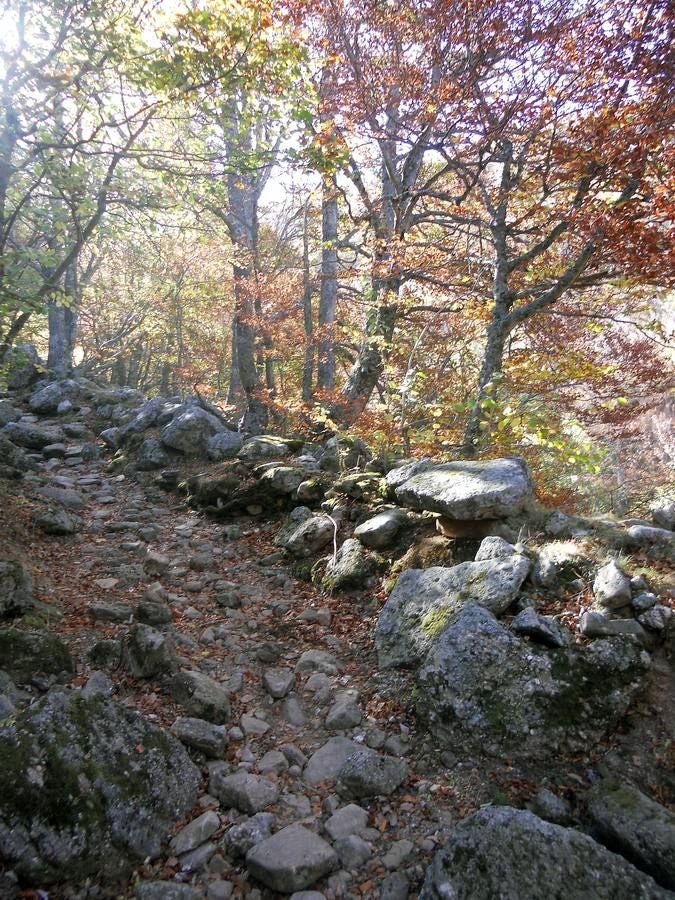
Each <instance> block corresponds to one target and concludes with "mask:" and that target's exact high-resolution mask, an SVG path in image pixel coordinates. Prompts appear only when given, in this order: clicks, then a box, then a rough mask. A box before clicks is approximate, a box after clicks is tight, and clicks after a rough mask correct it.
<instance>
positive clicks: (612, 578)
mask: <svg viewBox="0 0 675 900" xmlns="http://www.w3.org/2000/svg"><path fill="white" fill-rule="evenodd" d="M593 594H594V596H595V600H596V603H598V604H599V605H600V606H603V607H605V608H606V609H621V608H622V607H624V606H629V605H630V600H631V589H630V578H628V576H627V575H625V574H624V572H623V571H622V569H621V567H620V566H619V564H618V563H617V562H616V561H615V560H611V562H608V563H607V565H605V566H603V567H602V568H601V569H599V570H598V574H597V575H596V576H595V581H594V582H593Z"/></svg>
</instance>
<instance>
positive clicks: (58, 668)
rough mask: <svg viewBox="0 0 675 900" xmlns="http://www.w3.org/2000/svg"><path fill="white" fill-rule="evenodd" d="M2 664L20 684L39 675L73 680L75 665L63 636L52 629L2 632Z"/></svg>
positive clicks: (0, 644) (0, 653) (0, 660)
mask: <svg viewBox="0 0 675 900" xmlns="http://www.w3.org/2000/svg"><path fill="white" fill-rule="evenodd" d="M0 667H2V668H3V669H4V670H5V671H6V672H8V673H9V674H10V675H11V677H12V678H13V679H14V681H16V683H17V684H30V683H31V682H32V681H33V679H35V678H36V677H39V676H44V675H46V676H52V675H53V676H56V677H62V678H64V679H65V680H69V679H70V678H71V677H72V675H73V672H74V671H75V667H74V665H73V660H72V657H71V655H70V653H69V652H68V648H67V647H66V645H65V644H64V643H63V641H62V640H61V638H59V637H57V636H56V635H55V634H51V633H50V632H48V631H20V630H19V629H18V628H4V629H2V630H1V631H0Z"/></svg>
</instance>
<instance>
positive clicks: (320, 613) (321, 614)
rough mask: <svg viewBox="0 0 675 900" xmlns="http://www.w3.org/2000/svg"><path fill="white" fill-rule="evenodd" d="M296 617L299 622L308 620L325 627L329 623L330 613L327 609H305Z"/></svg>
mask: <svg viewBox="0 0 675 900" xmlns="http://www.w3.org/2000/svg"><path fill="white" fill-rule="evenodd" d="M298 619H300V621H301V622H310V623H313V624H316V625H323V626H325V627H326V628H327V627H328V626H329V625H330V623H331V619H332V613H331V611H330V610H329V609H306V610H305V611H304V612H301V613H300V615H299V616H298Z"/></svg>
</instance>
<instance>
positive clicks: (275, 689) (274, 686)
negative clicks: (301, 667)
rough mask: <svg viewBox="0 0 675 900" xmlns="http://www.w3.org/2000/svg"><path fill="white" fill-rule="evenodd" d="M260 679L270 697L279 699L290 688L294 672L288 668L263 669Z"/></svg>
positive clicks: (293, 680) (293, 679)
mask: <svg viewBox="0 0 675 900" xmlns="http://www.w3.org/2000/svg"><path fill="white" fill-rule="evenodd" d="M262 680H263V685H264V687H265V690H266V691H267V693H268V694H269V695H270V697H273V698H274V699H275V700H281V699H282V698H283V697H285V696H286V694H287V693H288V692H289V691H290V689H291V688H292V686H293V683H294V682H295V673H294V672H293V671H291V670H290V669H265V671H264V672H263V676H262Z"/></svg>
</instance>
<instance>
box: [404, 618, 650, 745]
mask: <svg viewBox="0 0 675 900" xmlns="http://www.w3.org/2000/svg"><path fill="white" fill-rule="evenodd" d="M441 612H443V610H439V612H438V619H431V617H429V616H428V623H427V624H428V628H427V632H430V631H431V632H433V633H427V635H426V638H427V641H428V645H430V649H429V650H428V652H427V653H426V656H425V658H424V661H423V663H422V665H421V667H420V668H419V670H418V672H417V688H418V689H417V699H416V706H417V712H418V714H419V715H420V716H421V717H422V718H423V719H424V720H425V721H426V722H427V723H428V725H429V728H430V730H431V731H432V732H433V733H434V735H435V737H436V739H437V740H438V742H439V743H440V744H441V745H442V746H444V747H448V748H449V749H452V751H453V752H454V753H457V752H466V753H477V752H480V753H487V754H492V755H499V756H502V757H503V756H508V757H510V758H513V759H545V758H547V757H549V756H552V755H554V754H557V753H559V752H560V751H561V750H563V751H571V752H579V751H582V750H589V749H590V748H591V747H593V746H594V745H595V744H597V743H598V742H599V741H600V740H601V739H602V738H603V737H604V736H605V735H606V734H607V733H608V732H610V731H611V730H612V729H613V728H616V727H617V725H618V723H619V722H620V720H621V719H622V718H623V716H624V715H625V714H626V712H627V711H628V709H629V708H630V706H631V704H632V702H633V701H634V700H635V698H636V697H637V695H638V693H639V691H640V689H641V688H642V686H643V682H644V675H645V673H646V672H647V670H648V668H649V657H648V655H647V654H646V653H645V652H644V651H643V650H642V648H641V647H640V644H639V643H638V641H636V640H635V639H634V638H632V637H624V638H612V639H608V640H599V641H595V642H594V643H593V644H591V645H590V646H588V647H582V646H572V647H569V648H561V649H555V650H546V649H544V648H543V647H542V648H539V647H537V646H536V645H534V644H531V643H528V642H526V641H523V640H521V639H520V638H518V637H516V636H515V635H514V634H513V633H512V632H510V631H509V630H508V629H507V628H505V627H504V626H502V625H501V624H500V623H499V622H498V621H497V619H496V618H495V616H494V615H493V614H492V613H491V612H490V611H489V610H487V609H485V608H483V607H481V606H478V605H477V604H475V603H469V604H467V605H464V606H463V607H461V609H459V610H458V611H455V612H454V613H453V614H451V615H450V616H449V617H448V620H447V622H446V623H445V624H443V622H442V620H441V618H440V613H441Z"/></svg>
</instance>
